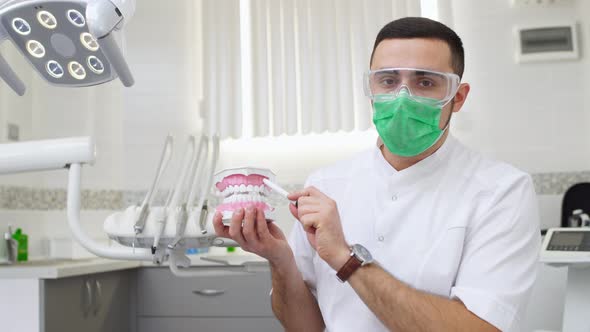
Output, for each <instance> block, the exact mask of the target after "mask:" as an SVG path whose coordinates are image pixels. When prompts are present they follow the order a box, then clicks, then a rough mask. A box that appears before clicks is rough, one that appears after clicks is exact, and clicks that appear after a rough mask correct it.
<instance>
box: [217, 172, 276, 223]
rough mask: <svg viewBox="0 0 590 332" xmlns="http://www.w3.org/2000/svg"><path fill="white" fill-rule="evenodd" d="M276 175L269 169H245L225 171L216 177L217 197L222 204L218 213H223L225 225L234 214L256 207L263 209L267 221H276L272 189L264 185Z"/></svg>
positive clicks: (218, 208) (218, 207)
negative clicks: (240, 210) (237, 211)
mask: <svg viewBox="0 0 590 332" xmlns="http://www.w3.org/2000/svg"><path fill="white" fill-rule="evenodd" d="M274 178H275V175H274V173H273V172H271V171H270V170H268V169H263V168H253V167H243V168H233V169H226V170H223V171H221V172H219V173H217V174H216V175H215V187H216V188H217V190H218V192H217V195H218V196H220V197H221V199H222V201H221V203H220V204H219V205H218V206H217V207H216V211H217V212H220V213H222V215H223V223H224V224H226V225H227V224H229V223H230V221H231V217H232V214H233V213H234V211H235V210H238V209H240V208H243V209H245V208H247V207H248V206H254V207H256V208H257V209H262V210H263V211H264V214H265V216H266V220H267V221H273V220H274V219H275V213H274V208H273V207H272V206H271V204H272V202H273V200H272V199H271V197H270V189H269V188H268V187H267V186H266V185H265V184H264V180H265V179H269V180H271V181H274Z"/></svg>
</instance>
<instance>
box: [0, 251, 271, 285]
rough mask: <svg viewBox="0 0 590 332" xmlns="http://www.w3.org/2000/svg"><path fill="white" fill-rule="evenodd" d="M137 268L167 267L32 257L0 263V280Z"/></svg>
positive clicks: (245, 257)
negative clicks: (29, 259)
mask: <svg viewBox="0 0 590 332" xmlns="http://www.w3.org/2000/svg"><path fill="white" fill-rule="evenodd" d="M189 257H190V259H191V266H192V267H205V266H209V267H223V266H243V265H244V264H246V263H247V264H252V265H255V266H266V265H267V264H268V263H267V261H266V260H265V259H264V258H262V257H259V256H256V255H253V254H247V253H228V254H221V255H220V254H219V253H211V254H198V255H190V256H189ZM139 267H160V268H168V265H167V263H164V264H163V265H156V264H153V263H151V262H140V261H120V260H111V259H104V258H99V257H93V258H86V259H51V258H50V259H34V260H31V261H28V262H23V263H16V264H13V265H0V280H1V279H58V278H65V277H73V276H79V275H85V274H94V273H102V272H111V271H118V270H127V269H135V268H139Z"/></svg>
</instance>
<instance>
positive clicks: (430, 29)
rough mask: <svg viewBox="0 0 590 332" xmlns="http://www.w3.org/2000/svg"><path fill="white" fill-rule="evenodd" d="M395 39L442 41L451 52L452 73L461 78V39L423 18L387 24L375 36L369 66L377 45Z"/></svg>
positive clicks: (462, 61) (449, 30) (435, 22)
mask: <svg viewBox="0 0 590 332" xmlns="http://www.w3.org/2000/svg"><path fill="white" fill-rule="evenodd" d="M396 38H399V39H410V38H426V39H438V40H442V41H444V42H445V43H447V45H449V49H450V50H451V67H452V68H453V71H454V72H455V74H457V75H459V77H462V76H463V70H464V68H465V51H464V50H463V42H462V41H461V38H459V36H457V34H456V33H455V31H453V30H452V29H451V28H449V27H448V26H446V25H444V24H442V23H440V22H437V21H433V20H431V19H428V18H424V17H404V18H400V19H398V20H395V21H392V22H389V23H387V24H386V25H385V26H384V27H383V28H382V29H381V31H379V34H377V38H376V39H375V44H374V45H373V52H372V53H371V62H370V64H373V55H374V54H375V49H376V48H377V46H378V45H379V43H381V42H382V41H383V40H385V39H396Z"/></svg>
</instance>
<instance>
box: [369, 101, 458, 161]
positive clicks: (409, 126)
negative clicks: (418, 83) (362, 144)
mask: <svg viewBox="0 0 590 332" xmlns="http://www.w3.org/2000/svg"><path fill="white" fill-rule="evenodd" d="M421 99H423V100H421ZM421 99H415V98H412V97H410V96H409V95H408V94H407V93H400V95H399V96H398V97H396V98H395V99H391V97H390V96H389V95H382V96H379V95H377V96H375V99H374V100H373V109H374V113H373V123H374V124H375V127H376V128H377V132H378V133H379V137H381V140H382V141H383V144H385V146H386V147H387V148H388V149H389V151H391V153H393V154H395V155H398V156H402V157H413V156H417V155H419V154H421V153H422V152H424V151H426V150H427V149H428V148H430V147H431V146H433V145H434V144H435V143H436V142H437V141H438V140H439V139H440V138H441V137H442V134H443V132H444V130H441V129H440V128H439V122H440V115H441V112H442V106H434V105H433V103H432V101H431V100H430V99H428V98H421ZM429 101H430V103H429ZM445 130H446V128H445Z"/></svg>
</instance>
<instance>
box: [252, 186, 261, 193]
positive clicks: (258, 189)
mask: <svg viewBox="0 0 590 332" xmlns="http://www.w3.org/2000/svg"><path fill="white" fill-rule="evenodd" d="M254 190H256V192H257V193H260V192H262V186H256V187H255V188H254Z"/></svg>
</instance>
